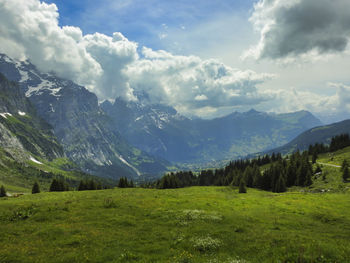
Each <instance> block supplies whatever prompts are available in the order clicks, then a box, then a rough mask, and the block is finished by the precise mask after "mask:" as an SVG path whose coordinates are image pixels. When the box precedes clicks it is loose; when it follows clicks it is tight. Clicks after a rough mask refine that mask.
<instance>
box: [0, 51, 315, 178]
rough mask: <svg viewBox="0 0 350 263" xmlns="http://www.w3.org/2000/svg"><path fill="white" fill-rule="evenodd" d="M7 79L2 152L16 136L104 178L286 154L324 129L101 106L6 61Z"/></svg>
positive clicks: (50, 76)
mask: <svg viewBox="0 0 350 263" xmlns="http://www.w3.org/2000/svg"><path fill="white" fill-rule="evenodd" d="M0 72H1V73H2V74H3V75H4V76H1V81H2V83H3V84H2V86H3V88H2V89H3V90H2V91H1V94H0V103H1V105H0V115H1V116H0V125H2V126H0V128H1V129H2V134H1V135H0V136H2V137H1V138H0V146H1V145H3V146H4V145H10V144H8V141H7V139H8V138H7V139H6V140H5V139H4V136H5V134H7V135H8V136H10V135H11V136H12V137H13V138H15V139H16V140H19V141H20V144H21V145H22V146H23V147H27V148H26V150H25V151H26V152H27V153H28V152H29V153H31V154H33V155H35V156H38V157H42V158H44V159H48V160H49V159H55V158H60V157H64V156H66V157H68V158H69V159H70V160H72V161H73V162H74V163H76V164H77V165H78V167H80V169H82V170H83V171H85V172H88V173H90V174H93V175H98V176H102V177H109V178H119V177H121V176H128V177H136V176H138V175H141V174H142V175H149V176H151V175H152V176H154V175H160V174H162V173H163V172H165V171H168V170H169V169H176V167H174V166H173V164H172V163H175V164H177V165H190V164H204V163H208V162H216V161H218V160H232V159H234V158H237V157H243V156H246V155H247V154H251V153H254V152H259V151H266V150H268V149H272V148H275V147H279V146H281V145H283V144H285V143H287V142H289V141H291V140H292V139H293V138H295V137H296V136H297V135H298V134H300V133H301V132H303V131H305V130H308V129H310V128H312V127H315V126H320V125H321V122H320V121H319V120H318V119H317V118H315V117H314V116H313V115H312V114H311V113H310V112H307V111H299V112H294V113H287V114H269V113H264V112H258V111H255V110H250V111H248V112H243V113H239V112H234V113H232V114H230V115H228V116H225V117H221V118H216V119H212V120H203V119H199V118H198V119H190V118H187V117H185V116H183V115H181V114H179V113H178V112H177V111H176V110H175V109H174V108H171V107H168V106H164V105H160V104H159V105H156V104H150V103H149V101H148V100H147V94H136V96H137V97H138V101H137V102H133V101H129V102H127V101H124V100H122V99H120V98H117V99H116V100H115V101H114V102H113V103H111V102H109V101H105V102H104V103H102V104H100V105H99V103H98V100H97V97H96V95H95V94H93V93H92V92H90V91H88V90H87V89H85V88H84V87H82V86H79V85H77V84H75V83H73V82H72V81H70V80H65V79H62V78H58V77H57V76H55V75H54V73H42V72H40V71H39V70H38V69H37V68H36V67H35V66H34V65H32V64H31V63H30V62H28V61H17V60H14V59H11V58H9V57H8V56H6V55H1V54H0ZM6 78H7V79H9V80H11V81H14V82H15V83H17V84H15V83H11V82H9V81H8V80H6ZM4 87H7V88H4ZM9 87H10V88H9ZM18 121H19V122H22V124H21V125H22V126H23V127H22V126H21V125H19V124H18V123H19V122H18ZM14 123H15V124H16V125H15V124H14ZM24 126H25V127H24ZM21 127H22V128H23V129H22V128H21ZM11 129H12V130H11ZM23 134H25V136H22V135H23ZM13 135H15V136H13ZM21 136H22V137H21ZM12 137H11V138H12ZM15 139H13V140H14V141H15ZM21 140H22V141H21ZM17 146H18V145H17ZM17 146H15V147H14V148H16V147H17ZM27 157H28V156H27ZM182 167H183V166H182Z"/></svg>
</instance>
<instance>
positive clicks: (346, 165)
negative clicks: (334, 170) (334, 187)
mask: <svg viewBox="0 0 350 263" xmlns="http://www.w3.org/2000/svg"><path fill="white" fill-rule="evenodd" d="M348 167H349V164H348V161H347V160H346V159H344V160H343V163H342V165H341V171H342V172H344V170H345V169H346V168H348Z"/></svg>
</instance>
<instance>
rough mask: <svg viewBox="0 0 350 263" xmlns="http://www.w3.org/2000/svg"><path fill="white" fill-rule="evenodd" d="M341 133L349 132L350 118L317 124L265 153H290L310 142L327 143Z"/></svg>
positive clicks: (306, 146) (301, 149) (304, 148)
mask: <svg viewBox="0 0 350 263" xmlns="http://www.w3.org/2000/svg"><path fill="white" fill-rule="evenodd" d="M343 133H349V134H350V120H345V121H341V122H336V123H333V124H329V125H325V126H318V127H315V128H312V129H309V130H307V131H305V132H303V133H301V134H300V135H299V136H297V137H296V138H294V139H293V140H292V141H290V142H289V143H287V144H285V145H283V146H282V147H279V148H276V149H272V150H270V151H268V152H267V153H272V152H276V153H277V152H280V153H282V154H288V153H292V152H294V151H296V150H300V151H303V150H306V149H308V147H309V145H310V144H315V143H325V144H329V143H330V142H331V139H332V137H334V136H336V135H340V134H343Z"/></svg>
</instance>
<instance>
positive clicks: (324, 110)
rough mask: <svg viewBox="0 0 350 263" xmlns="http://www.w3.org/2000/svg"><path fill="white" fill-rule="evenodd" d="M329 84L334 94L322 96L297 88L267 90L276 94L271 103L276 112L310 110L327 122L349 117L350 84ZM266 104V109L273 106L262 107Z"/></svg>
mask: <svg viewBox="0 0 350 263" xmlns="http://www.w3.org/2000/svg"><path fill="white" fill-rule="evenodd" d="M328 86H329V88H330V89H333V90H334V92H333V95H330V96H322V95H319V94H316V93H314V92H309V91H300V90H297V89H295V88H291V89H289V90H282V89H279V90H267V91H266V92H267V93H268V94H273V95H274V97H275V101H270V102H269V103H272V104H273V105H274V110H275V111H276V112H293V111H297V110H308V111H311V112H313V113H315V114H316V115H317V116H318V117H319V118H320V119H321V120H323V121H324V122H326V123H330V122H335V121H339V120H342V119H348V118H349V116H350V86H347V85H344V84H341V83H329V84H328ZM264 106H265V110H268V109H269V108H270V107H271V106H270V105H262V107H264Z"/></svg>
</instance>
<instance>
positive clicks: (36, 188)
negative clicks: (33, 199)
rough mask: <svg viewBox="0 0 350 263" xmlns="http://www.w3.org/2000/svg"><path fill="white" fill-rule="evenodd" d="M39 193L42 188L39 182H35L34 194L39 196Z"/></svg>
mask: <svg viewBox="0 0 350 263" xmlns="http://www.w3.org/2000/svg"><path fill="white" fill-rule="evenodd" d="M38 193H40V187H39V184H38V182H35V183H34V185H33V187H32V194H38Z"/></svg>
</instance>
